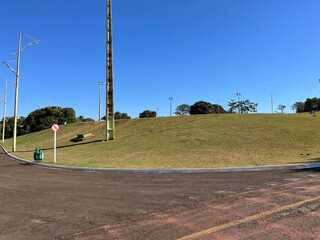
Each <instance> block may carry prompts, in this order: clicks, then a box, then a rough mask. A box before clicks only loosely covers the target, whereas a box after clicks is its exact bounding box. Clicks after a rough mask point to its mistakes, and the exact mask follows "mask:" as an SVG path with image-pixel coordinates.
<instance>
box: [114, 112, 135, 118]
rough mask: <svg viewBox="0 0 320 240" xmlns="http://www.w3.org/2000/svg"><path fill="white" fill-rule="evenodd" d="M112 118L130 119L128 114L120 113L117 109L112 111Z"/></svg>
mask: <svg viewBox="0 0 320 240" xmlns="http://www.w3.org/2000/svg"><path fill="white" fill-rule="evenodd" d="M114 119H116V120H119V119H131V117H130V116H128V114H127V113H121V112H119V111H117V112H115V113H114Z"/></svg>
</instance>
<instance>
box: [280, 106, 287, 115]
mask: <svg viewBox="0 0 320 240" xmlns="http://www.w3.org/2000/svg"><path fill="white" fill-rule="evenodd" d="M286 107H287V106H285V105H282V104H279V106H278V110H280V111H281V113H283V112H284V110H285V109H286Z"/></svg>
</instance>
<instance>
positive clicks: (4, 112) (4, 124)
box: [2, 80, 8, 143]
mask: <svg viewBox="0 0 320 240" xmlns="http://www.w3.org/2000/svg"><path fill="white" fill-rule="evenodd" d="M7 88H8V80H6V87H5V89H4V99H3V121H2V142H3V143H4V137H5V133H6V114H7Z"/></svg>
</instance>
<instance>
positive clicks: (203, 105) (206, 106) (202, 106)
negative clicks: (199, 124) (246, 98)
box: [190, 101, 226, 115]
mask: <svg viewBox="0 0 320 240" xmlns="http://www.w3.org/2000/svg"><path fill="white" fill-rule="evenodd" d="M225 112H226V111H225V110H224V109H223V107H222V106H220V105H218V104H211V103H209V102H204V101H199V102H196V103H195V104H193V105H192V106H191V107H190V114H191V115H195V114H217V113H225Z"/></svg>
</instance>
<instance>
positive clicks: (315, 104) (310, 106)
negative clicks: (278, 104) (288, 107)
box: [292, 97, 320, 113]
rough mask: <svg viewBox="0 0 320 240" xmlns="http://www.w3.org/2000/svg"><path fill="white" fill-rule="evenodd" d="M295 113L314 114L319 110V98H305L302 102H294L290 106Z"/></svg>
mask: <svg viewBox="0 0 320 240" xmlns="http://www.w3.org/2000/svg"><path fill="white" fill-rule="evenodd" d="M292 110H294V111H295V112H296V113H302V112H314V111H319V110H320V98H316V97H314V98H307V99H306V100H305V101H304V102H296V103H294V104H293V105H292Z"/></svg>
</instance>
